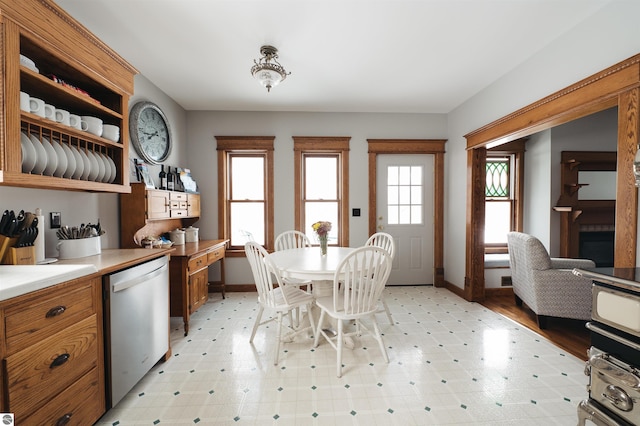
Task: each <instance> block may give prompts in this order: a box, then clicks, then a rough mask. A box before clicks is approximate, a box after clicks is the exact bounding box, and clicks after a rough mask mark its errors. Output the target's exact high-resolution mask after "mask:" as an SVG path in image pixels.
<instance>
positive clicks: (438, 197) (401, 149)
mask: <svg viewBox="0 0 640 426" xmlns="http://www.w3.org/2000/svg"><path fill="white" fill-rule="evenodd" d="M367 142H368V145H369V235H372V234H373V233H375V232H376V231H377V226H378V215H377V210H378V181H377V176H378V167H379V164H378V156H379V155H382V154H390V155H393V154H396V155H397V154H402V155H406V154H429V155H433V173H432V176H433V188H430V189H432V190H430V191H429V194H432V195H430V196H432V197H433V200H432V202H433V284H434V285H435V286H436V287H443V286H444V245H443V244H444V238H443V232H444V219H443V216H444V153H445V150H444V147H445V142H446V140H444V139H368V140H367Z"/></svg>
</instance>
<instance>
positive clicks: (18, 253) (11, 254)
mask: <svg viewBox="0 0 640 426" xmlns="http://www.w3.org/2000/svg"><path fill="white" fill-rule="evenodd" d="M2 263H3V264H5V265H35V264H36V248H35V247H33V246H28V247H9V249H8V250H7V251H6V253H5V254H4V258H3V259H2Z"/></svg>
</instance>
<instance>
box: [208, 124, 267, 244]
mask: <svg viewBox="0 0 640 426" xmlns="http://www.w3.org/2000/svg"><path fill="white" fill-rule="evenodd" d="M274 139H275V137H272V136H270V137H230V136H216V140H217V148H216V149H217V151H218V232H219V234H220V238H223V239H229V249H228V252H229V254H230V255H231V256H233V254H234V252H236V253H237V254H238V255H241V254H243V253H244V245H245V243H246V242H247V241H256V242H258V243H259V244H262V245H263V246H264V247H265V248H267V249H270V248H272V247H273V209H274V206H273V149H274V148H273V146H274Z"/></svg>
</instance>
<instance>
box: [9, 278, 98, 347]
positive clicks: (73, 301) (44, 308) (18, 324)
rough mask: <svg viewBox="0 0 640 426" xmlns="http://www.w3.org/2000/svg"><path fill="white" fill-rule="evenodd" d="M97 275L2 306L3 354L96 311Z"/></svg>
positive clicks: (32, 342)
mask: <svg viewBox="0 0 640 426" xmlns="http://www.w3.org/2000/svg"><path fill="white" fill-rule="evenodd" d="M94 285H96V286H99V285H100V283H99V278H96V279H93V280H89V281H85V282H83V283H81V285H80V286H77V287H71V288H70V287H65V288H63V289H62V290H51V291H50V292H45V293H44V294H42V295H39V297H38V298H28V299H23V300H21V301H20V302H18V303H16V304H14V305H9V306H8V307H7V308H6V309H5V317H4V321H5V323H4V329H5V331H6V345H7V347H6V349H7V354H12V353H15V352H17V351H20V350H22V349H24V348H26V347H28V346H30V345H32V344H34V343H37V342H40V341H42V340H43V339H45V338H47V337H49V336H51V335H53V334H55V333H57V332H58V331H60V330H63V329H64V328H66V327H68V326H70V325H72V324H75V323H77V322H78V321H80V320H82V319H84V318H87V317H89V316H90V315H93V314H95V313H96V312H97V306H96V305H95V303H96V302H95V301H94V297H93V291H94V288H93V286H94Z"/></svg>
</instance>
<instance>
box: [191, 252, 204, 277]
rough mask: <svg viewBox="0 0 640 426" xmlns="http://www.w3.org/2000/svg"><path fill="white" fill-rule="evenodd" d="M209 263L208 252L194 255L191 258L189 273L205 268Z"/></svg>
mask: <svg viewBox="0 0 640 426" xmlns="http://www.w3.org/2000/svg"><path fill="white" fill-rule="evenodd" d="M208 264H209V263H208V262H207V253H202V254H199V255H196V256H194V257H192V258H191V259H189V274H192V273H193V272H195V271H197V270H199V269H202V268H204V267H205V266H207V265H208Z"/></svg>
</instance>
